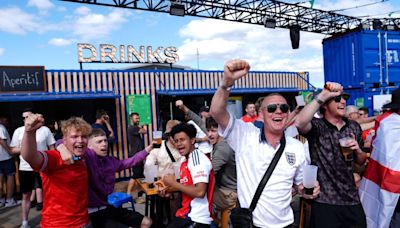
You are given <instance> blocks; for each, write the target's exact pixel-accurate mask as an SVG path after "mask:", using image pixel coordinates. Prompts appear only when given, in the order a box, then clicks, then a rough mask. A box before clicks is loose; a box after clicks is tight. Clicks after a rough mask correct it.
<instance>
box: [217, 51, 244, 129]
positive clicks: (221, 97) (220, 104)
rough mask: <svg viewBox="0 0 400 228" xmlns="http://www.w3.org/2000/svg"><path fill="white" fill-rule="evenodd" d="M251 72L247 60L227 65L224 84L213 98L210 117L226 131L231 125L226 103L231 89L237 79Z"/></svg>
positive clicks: (229, 62)
mask: <svg viewBox="0 0 400 228" xmlns="http://www.w3.org/2000/svg"><path fill="white" fill-rule="evenodd" d="M249 70H250V65H249V63H248V62H247V61H245V60H239V59H236V60H230V61H228V62H226V63H225V66H224V76H223V78H222V83H221V85H220V86H219V88H218V89H217V91H216V92H215V94H214V96H213V98H212V101H211V108H210V115H211V116H212V117H213V118H214V119H215V121H216V122H217V123H218V125H219V126H220V127H221V128H222V129H225V128H226V127H227V126H228V123H229V113H228V111H227V110H226V103H227V100H228V97H229V92H230V88H231V87H232V86H233V85H234V84H235V81H236V80H237V79H239V78H241V77H243V76H245V75H246V74H247V73H248V72H249Z"/></svg>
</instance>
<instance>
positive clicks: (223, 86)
mask: <svg viewBox="0 0 400 228" xmlns="http://www.w3.org/2000/svg"><path fill="white" fill-rule="evenodd" d="M232 86H233V85H231V86H226V85H225V84H222V85H220V86H219V87H221V89H224V90H226V91H228V92H230V91H231V90H232Z"/></svg>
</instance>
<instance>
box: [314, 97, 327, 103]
mask: <svg viewBox="0 0 400 228" xmlns="http://www.w3.org/2000/svg"><path fill="white" fill-rule="evenodd" d="M314 100H315V101H316V102H317V103H318V104H320V105H323V104H324V103H325V102H323V101H321V100H320V99H318V97H315V98H314Z"/></svg>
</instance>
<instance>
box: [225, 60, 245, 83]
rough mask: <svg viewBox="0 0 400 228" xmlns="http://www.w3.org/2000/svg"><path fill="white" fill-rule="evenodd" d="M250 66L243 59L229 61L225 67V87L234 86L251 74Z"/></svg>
mask: <svg viewBox="0 0 400 228" xmlns="http://www.w3.org/2000/svg"><path fill="white" fill-rule="evenodd" d="M249 70H250V65H249V63H248V62H247V61H245V60H241V59H234V60H229V61H228V62H226V63H225V66H224V77H223V80H224V85H225V86H232V85H233V84H234V83H235V81H236V80H237V79H239V78H241V77H243V76H245V75H246V74H248V73H249Z"/></svg>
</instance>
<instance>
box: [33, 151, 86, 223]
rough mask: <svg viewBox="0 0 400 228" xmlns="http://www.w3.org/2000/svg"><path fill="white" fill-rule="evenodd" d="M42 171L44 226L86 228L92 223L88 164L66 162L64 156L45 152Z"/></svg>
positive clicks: (56, 152) (55, 152)
mask: <svg viewBox="0 0 400 228" xmlns="http://www.w3.org/2000/svg"><path fill="white" fill-rule="evenodd" d="M42 154H43V156H44V162H43V165H42V168H41V170H40V174H41V177H42V181H43V195H44V201H43V210H42V222H41V227H44V228H46V227H51V228H54V227H82V226H84V225H86V224H88V223H89V215H88V173H87V169H86V165H85V162H84V161H82V160H80V161H77V162H75V163H74V164H73V165H66V164H64V163H63V161H62V159H61V156H60V153H59V152H58V151H55V150H50V151H46V152H44V153H42Z"/></svg>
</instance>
